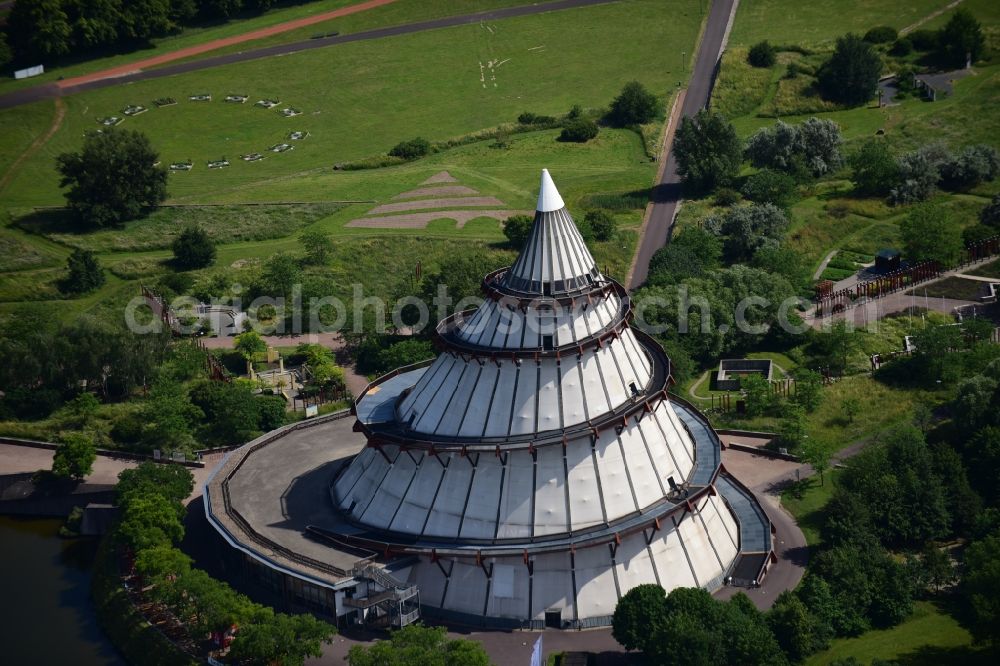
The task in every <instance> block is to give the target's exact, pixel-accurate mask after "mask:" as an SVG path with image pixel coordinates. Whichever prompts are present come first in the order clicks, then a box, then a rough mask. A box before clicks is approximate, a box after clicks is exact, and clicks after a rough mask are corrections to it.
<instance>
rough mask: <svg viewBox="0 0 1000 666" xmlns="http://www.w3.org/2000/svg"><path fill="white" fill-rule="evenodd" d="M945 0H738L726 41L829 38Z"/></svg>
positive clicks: (921, 12)
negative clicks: (730, 33) (905, 0)
mask: <svg viewBox="0 0 1000 666" xmlns="http://www.w3.org/2000/svg"><path fill="white" fill-rule="evenodd" d="M947 4H948V2H947V0H910V1H909V2H904V3H901V2H896V1H894V0H830V1H829V2H806V3H803V2H798V1H796V0H754V1H753V2H741V3H740V6H739V9H738V10H737V12H736V22H735V23H734V25H733V32H732V36H731V37H730V43H732V44H737V45H747V46H749V45H751V44H755V43H757V42H759V41H761V40H764V39H767V40H770V41H771V43H772V44H790V43H791V44H803V43H805V44H815V43H823V42H832V41H833V40H834V39H835V38H836V37H839V36H840V35H843V34H844V33H846V32H858V33H862V34H863V33H865V32H867V30H868V29H869V28H872V27H874V26H877V25H890V26H893V27H894V28H896V29H901V28H904V27H906V26H908V25H910V24H911V23H915V22H916V21H918V20H920V19H921V18H923V17H924V16H927V15H928V14H930V13H931V12H933V11H936V10H938V9H941V8H942V7H944V6H945V5H947Z"/></svg>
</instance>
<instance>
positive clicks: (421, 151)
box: [389, 136, 431, 160]
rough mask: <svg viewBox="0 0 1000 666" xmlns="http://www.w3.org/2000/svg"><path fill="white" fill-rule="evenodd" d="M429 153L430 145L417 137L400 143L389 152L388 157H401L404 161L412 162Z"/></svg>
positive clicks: (425, 140)
mask: <svg viewBox="0 0 1000 666" xmlns="http://www.w3.org/2000/svg"><path fill="white" fill-rule="evenodd" d="M429 152H431V144H430V142H429V141H428V140H427V139H423V138H421V137H419V136H418V137H417V138H415V139H410V140H409V141H400V142H399V143H397V144H396V145H395V146H393V147H392V150H390V151H389V156H390V157H401V158H403V159H404V160H413V159H416V158H418V157H423V156H424V155H426V154H427V153H429Z"/></svg>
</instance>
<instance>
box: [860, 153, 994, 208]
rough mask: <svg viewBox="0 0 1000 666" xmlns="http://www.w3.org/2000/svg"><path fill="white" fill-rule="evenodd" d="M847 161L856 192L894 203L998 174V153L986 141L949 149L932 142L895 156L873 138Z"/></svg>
mask: <svg viewBox="0 0 1000 666" xmlns="http://www.w3.org/2000/svg"><path fill="white" fill-rule="evenodd" d="M849 163H850V165H851V168H852V176H851V179H852V180H853V181H854V184H855V187H856V188H857V190H858V192H859V193H861V194H866V195H870V196H885V195H888V197H889V201H890V202H891V203H894V204H910V203H916V202H918V201H925V200H926V199H928V198H930V196H931V195H932V194H934V192H935V191H936V190H937V188H938V187H940V188H942V189H946V190H950V191H964V190H968V189H971V188H973V187H975V186H977V185H979V184H980V183H984V182H991V181H993V180H995V179H996V177H997V175H1000V154H998V153H997V150H996V149H995V148H994V147H993V146H989V145H986V144H977V145H972V146H966V147H965V148H963V149H961V150H959V151H957V152H954V153H952V152H950V151H949V150H948V149H947V148H946V147H945V146H944V145H943V144H941V143H939V142H935V143H929V144H925V145H923V146H921V147H920V148H917V149H916V150H913V151H910V152H908V153H903V154H902V155H900V156H899V157H896V158H894V157H893V156H892V153H891V152H890V150H889V148H888V146H887V145H886V144H885V143H884V142H881V141H874V142H869V143H867V144H865V145H864V146H862V147H861V148H860V149H859V150H858V151H857V152H856V153H854V155H852V156H851V158H850V159H849Z"/></svg>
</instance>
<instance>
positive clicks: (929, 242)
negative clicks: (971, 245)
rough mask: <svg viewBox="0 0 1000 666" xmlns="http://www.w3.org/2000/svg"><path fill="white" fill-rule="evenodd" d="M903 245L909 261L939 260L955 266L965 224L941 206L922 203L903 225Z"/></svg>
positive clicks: (959, 255) (958, 256)
mask: <svg viewBox="0 0 1000 666" xmlns="http://www.w3.org/2000/svg"><path fill="white" fill-rule="evenodd" d="M900 232H901V234H902V236H903V247H904V248H905V251H906V256H907V258H908V259H909V260H910V261H914V262H915V261H928V260H929V261H936V262H937V263H938V264H940V265H941V266H942V267H950V266H954V265H955V264H956V263H958V260H959V258H960V257H961V255H962V247H963V246H962V228H961V226H960V225H959V223H958V220H957V219H955V218H954V217H952V216H950V215H946V214H945V211H944V210H943V209H942V208H939V207H937V206H931V205H927V204H924V205H921V206H918V207H916V208H914V209H913V211H912V212H911V213H910V214H909V215H908V216H907V217H906V219H904V220H903V222H902V224H901V225H900Z"/></svg>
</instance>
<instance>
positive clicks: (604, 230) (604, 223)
mask: <svg viewBox="0 0 1000 666" xmlns="http://www.w3.org/2000/svg"><path fill="white" fill-rule="evenodd" d="M583 221H584V223H585V224H586V225H587V226H589V227H590V231H591V233H592V234H593V235H594V240H599V241H609V240H611V239H612V238H614V236H615V231H616V230H617V225H616V224H615V218H613V217H612V216H611V213H609V212H608V211H606V210H588V211H587V214H586V215H584V216H583Z"/></svg>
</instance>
